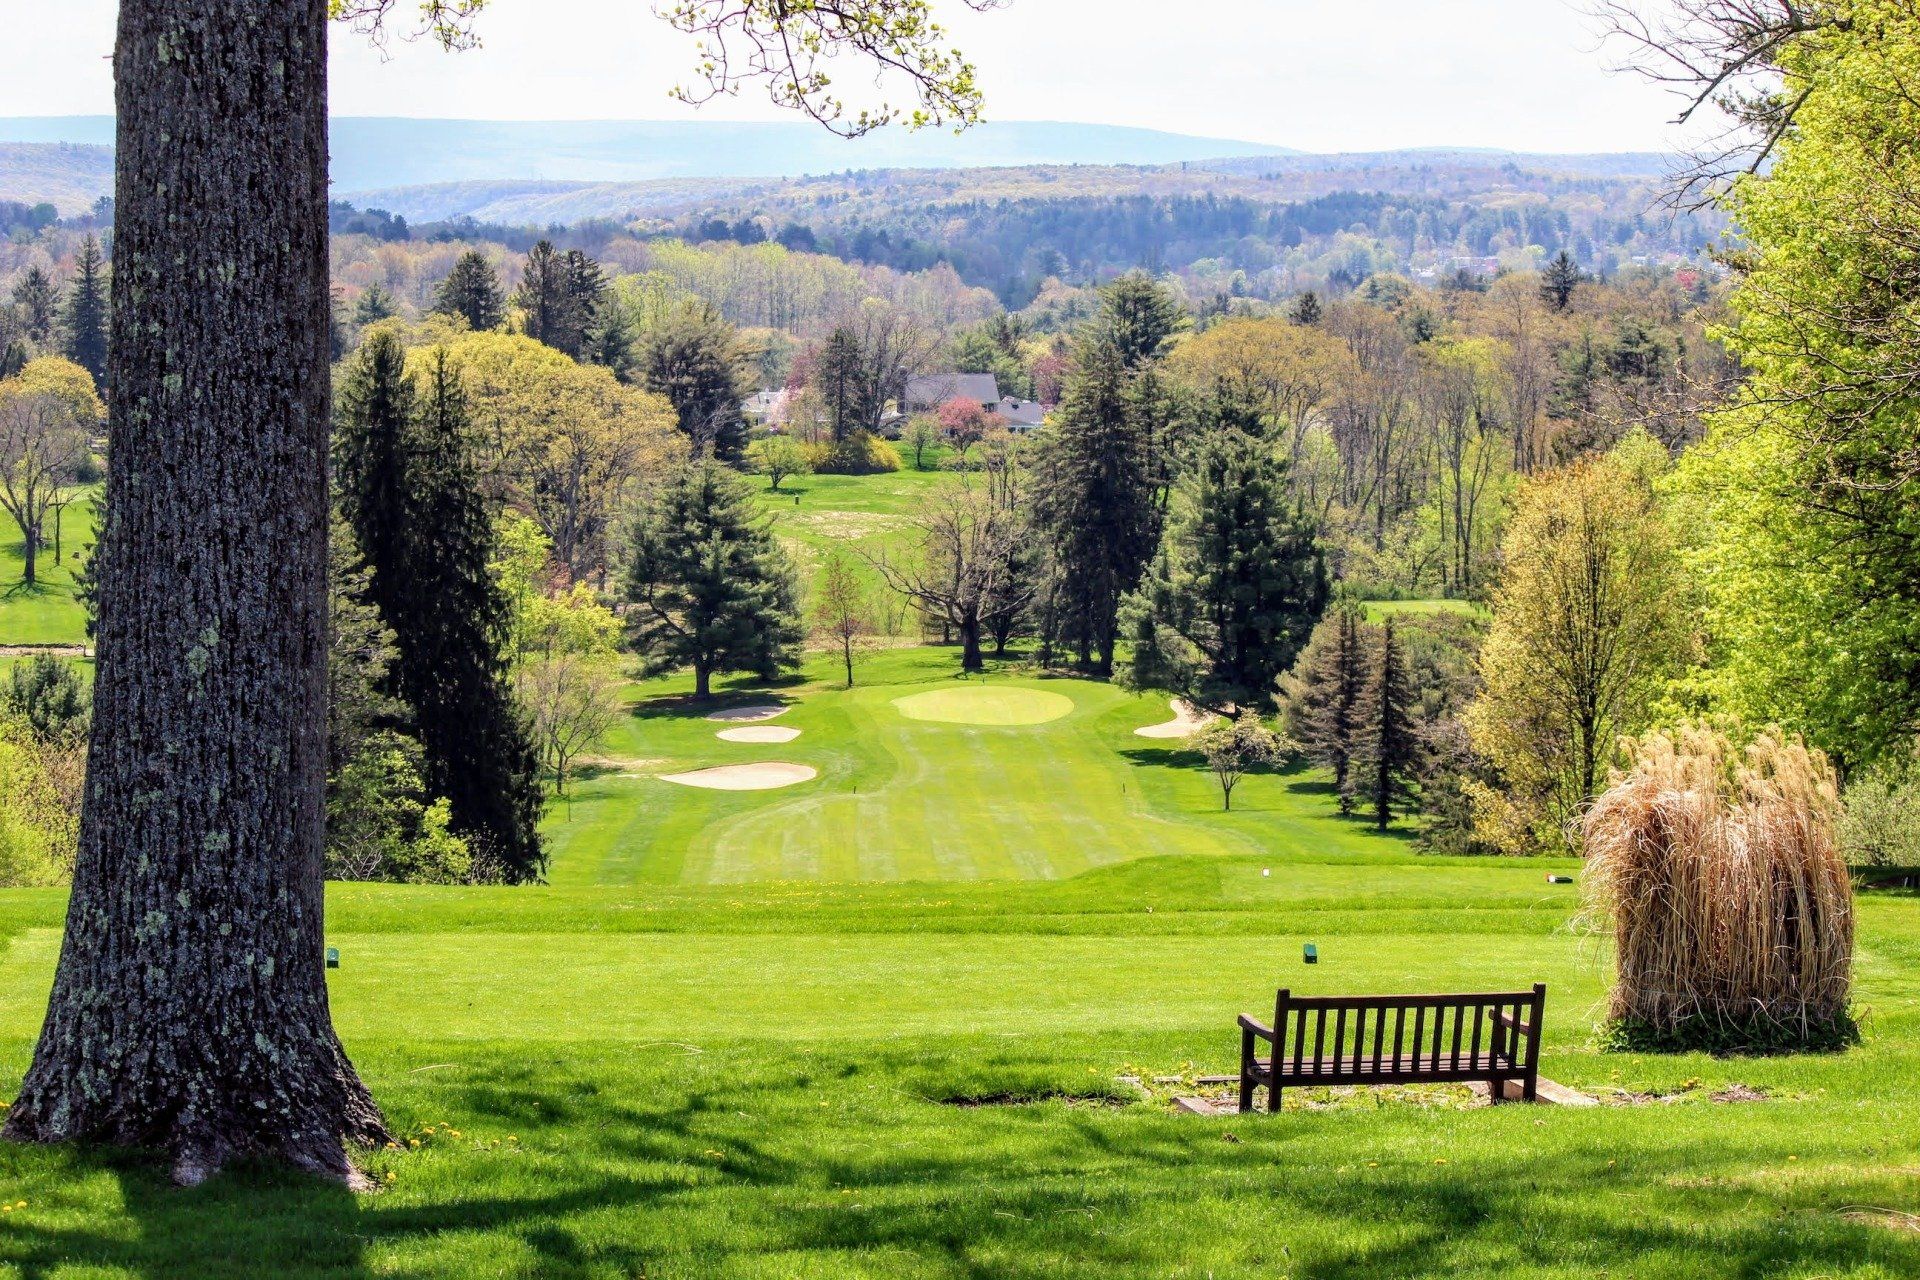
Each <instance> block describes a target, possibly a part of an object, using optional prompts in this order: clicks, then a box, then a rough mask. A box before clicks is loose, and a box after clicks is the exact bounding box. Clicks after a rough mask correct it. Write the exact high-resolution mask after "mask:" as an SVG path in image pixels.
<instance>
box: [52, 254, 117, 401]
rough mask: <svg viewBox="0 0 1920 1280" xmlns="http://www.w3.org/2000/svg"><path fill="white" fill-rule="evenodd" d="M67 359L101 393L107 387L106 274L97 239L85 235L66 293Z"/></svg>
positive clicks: (65, 348) (65, 334) (65, 335)
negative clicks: (75, 269) (90, 375)
mask: <svg viewBox="0 0 1920 1280" xmlns="http://www.w3.org/2000/svg"><path fill="white" fill-rule="evenodd" d="M64 328H65V333H64V335H63V336H64V337H65V339H66V343H65V347H64V350H65V352H66V356H67V359H69V360H71V361H73V362H74V363H75V364H77V365H79V366H80V367H81V368H83V369H85V370H86V371H87V372H88V373H90V374H92V375H93V383H94V385H95V386H96V387H99V388H100V389H101V391H102V392H103V393H104V392H105V391H106V387H107V273H106V262H105V259H104V258H103V257H102V255H101V253H100V242H99V241H98V240H96V239H95V238H94V237H92V236H88V237H87V238H86V239H85V240H84V241H82V242H81V245H80V269H79V274H78V275H76V276H75V277H74V281H73V291H72V292H71V293H69V294H68V295H67V306H66V317H65V326H64Z"/></svg>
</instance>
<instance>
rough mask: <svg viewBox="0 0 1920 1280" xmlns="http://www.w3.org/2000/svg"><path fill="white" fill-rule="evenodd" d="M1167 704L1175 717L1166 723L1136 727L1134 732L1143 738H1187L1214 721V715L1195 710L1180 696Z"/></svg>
mask: <svg viewBox="0 0 1920 1280" xmlns="http://www.w3.org/2000/svg"><path fill="white" fill-rule="evenodd" d="M1167 705H1168V706H1170V707H1172V708H1173V719H1171V720H1169V721H1167V722H1166V723H1165V724H1150V725H1148V726H1147V727H1146V728H1144V729H1135V730H1134V733H1136V734H1138V735H1139V736H1140V737H1142V738H1185V737H1190V736H1192V735H1193V734H1195V733H1197V732H1199V731H1200V730H1202V729H1204V728H1206V727H1207V726H1208V725H1209V724H1212V723H1213V717H1212V716H1210V715H1206V714H1204V713H1202V712H1199V711H1195V710H1194V709H1193V708H1192V707H1190V706H1188V705H1187V704H1186V703H1184V702H1182V701H1180V699H1178V698H1175V699H1174V700H1173V701H1172V702H1170V703H1168V704H1167Z"/></svg>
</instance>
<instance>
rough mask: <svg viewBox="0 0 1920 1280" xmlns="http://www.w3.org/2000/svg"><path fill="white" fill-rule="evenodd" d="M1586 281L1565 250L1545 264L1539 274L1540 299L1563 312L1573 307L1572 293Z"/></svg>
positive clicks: (1571, 256)
mask: <svg viewBox="0 0 1920 1280" xmlns="http://www.w3.org/2000/svg"><path fill="white" fill-rule="evenodd" d="M1585 280H1586V276H1585V275H1584V274H1583V273H1582V272H1581V270H1580V264H1578V263H1577V262H1575V261H1574V260H1573V255H1572V254H1570V253H1568V252H1567V251H1566V250H1565V249H1562V250H1561V251H1560V254H1559V256H1558V257H1556V258H1554V260H1553V261H1552V262H1549V263H1548V264H1547V268H1546V270H1545V271H1542V272H1541V273H1540V297H1541V300H1542V301H1544V302H1545V303H1546V304H1547V305H1548V306H1550V307H1552V308H1553V309H1554V310H1555V311H1565V310H1566V309H1567V308H1568V307H1570V306H1572V305H1573V295H1574V292H1575V291H1576V290H1577V289H1579V287H1580V285H1581V284H1582V283H1583V282H1584V281H1585Z"/></svg>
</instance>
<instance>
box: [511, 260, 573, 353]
mask: <svg viewBox="0 0 1920 1280" xmlns="http://www.w3.org/2000/svg"><path fill="white" fill-rule="evenodd" d="M576 255H578V256H580V257H584V256H585V255H580V254H579V253H578V251H577V250H576V251H574V253H561V252H560V251H559V250H558V249H556V248H555V247H554V246H553V242H552V241H551V240H542V241H540V242H539V243H538V244H536V245H534V246H533V248H532V249H531V250H529V251H528V252H527V263H526V266H525V268H524V269H523V270H522V271H521V273H520V288H519V289H518V290H516V291H515V293H514V295H513V301H514V304H515V305H516V306H518V307H519V308H520V324H521V328H522V330H523V331H524V332H525V333H526V335H527V336H528V337H529V338H532V339H533V340H534V341H535V342H544V343H546V344H547V345H548V346H550V347H552V348H553V349H554V350H555V351H564V352H566V353H567V354H568V355H570V356H572V357H573V358H574V359H576V360H578V359H580V358H581V357H582V356H584V355H585V354H586V345H587V329H588V326H589V325H590V324H591V322H592V319H593V317H592V315H591V314H589V313H588V312H587V311H586V309H584V308H583V307H582V305H581V299H580V297H579V294H578V293H577V292H576V290H577V287H578V285H579V284H580V283H582V282H583V280H584V272H582V271H581V270H580V269H579V268H578V267H577V265H576V263H575V261H574V259H575V257H576Z"/></svg>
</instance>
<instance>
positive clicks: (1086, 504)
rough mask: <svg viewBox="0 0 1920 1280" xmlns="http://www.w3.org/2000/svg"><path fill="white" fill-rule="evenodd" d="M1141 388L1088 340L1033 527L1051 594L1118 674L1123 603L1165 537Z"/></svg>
mask: <svg viewBox="0 0 1920 1280" xmlns="http://www.w3.org/2000/svg"><path fill="white" fill-rule="evenodd" d="M1155 385H1157V384H1155ZM1134 391H1135V388H1134V386H1133V384H1132V380H1131V379H1130V378H1129V376H1128V371H1127V367H1126V363H1125V361H1124V359H1123V357H1122V355H1121V353H1120V350H1119V348H1117V347H1115V346H1114V345H1113V344H1111V343H1109V342H1090V343H1087V344H1084V345H1083V347H1082V349H1081V350H1080V352H1079V353H1078V355H1077V358H1076V360H1075V363H1074V368H1073V371H1072V373H1071V374H1070V376H1069V377H1068V380H1067V386H1066V394H1065V398H1064V399H1063V400H1062V401H1061V404H1060V410H1059V413H1058V415H1057V417H1056V419H1055V423H1054V426H1053V428H1052V429H1051V430H1050V431H1048V432H1047V433H1046V434H1045V435H1044V436H1043V437H1042V439H1041V442H1040V445H1039V457H1038V459H1037V460H1036V463H1035V466H1034V469H1033V475H1034V497H1033V516H1032V518H1033V525H1034V532H1035V534H1036V537H1037V540H1038V542H1039V543H1040V545H1043V546H1045V547H1046V548H1047V549H1048V552H1049V557H1050V565H1051V569H1052V572H1053V574H1054V576H1055V578H1056V579H1057V581H1056V582H1055V583H1054V584H1052V589H1051V590H1050V591H1049V592H1048V593H1047V594H1046V598H1047V599H1048V600H1049V601H1050V602H1051V604H1052V607H1053V609H1054V610H1055V611H1056V614H1057V616H1058V618H1059V624H1058V629H1059V631H1060V633H1061V635H1062V636H1063V637H1064V638H1066V639H1068V640H1071V641H1073V642H1076V643H1077V645H1078V647H1079V651H1080V661H1081V662H1082V663H1083V664H1084V663H1089V662H1091V663H1092V664H1093V666H1094V670H1095V671H1096V672H1097V673H1098V674H1099V675H1102V676H1107V675H1111V674H1113V653H1114V644H1115V640H1116V638H1117V635H1118V626H1119V624H1118V617H1119V612H1120V602H1121V601H1122V600H1124V599H1125V598H1126V596H1127V594H1128V593H1129V592H1131V591H1132V590H1133V589H1134V588H1135V587H1137V586H1139V585H1140V575H1141V574H1142V573H1143V572H1144V571H1145V569H1146V567H1147V562H1148V561H1149V560H1150V559H1152V557H1153V552H1154V548H1155V547H1157V546H1158V545H1159V541H1160V528H1161V514H1160V505H1159V502H1158V493H1157V487H1156V484H1155V475H1154V450H1153V444H1154V442H1153V439H1152V437H1151V434H1150V432H1149V430H1148V429H1147V426H1146V425H1145V420H1146V419H1147V417H1148V416H1149V414H1148V413H1147V412H1146V411H1144V410H1143V406H1141V405H1140V404H1139V403H1138V401H1137V399H1136V396H1135V394H1134Z"/></svg>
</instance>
